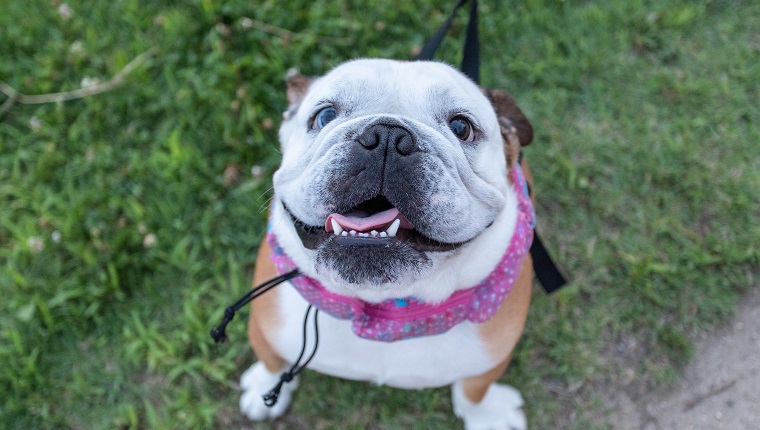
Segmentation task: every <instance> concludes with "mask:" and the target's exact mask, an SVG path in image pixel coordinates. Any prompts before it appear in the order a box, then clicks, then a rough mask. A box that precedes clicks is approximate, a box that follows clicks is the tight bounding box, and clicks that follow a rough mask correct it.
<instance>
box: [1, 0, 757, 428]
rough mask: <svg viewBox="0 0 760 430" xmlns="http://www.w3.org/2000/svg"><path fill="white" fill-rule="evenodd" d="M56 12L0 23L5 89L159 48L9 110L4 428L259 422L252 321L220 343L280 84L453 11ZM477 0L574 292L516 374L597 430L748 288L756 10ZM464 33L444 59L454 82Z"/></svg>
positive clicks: (358, 423)
mask: <svg viewBox="0 0 760 430" xmlns="http://www.w3.org/2000/svg"><path fill="white" fill-rule="evenodd" d="M59 3H60V2H59V1H57V0H56V1H52V2H51V1H47V0H45V1H31V2H27V1H21V0H10V1H4V2H2V3H0V80H3V81H5V82H7V83H8V84H10V85H11V86H13V87H14V88H16V89H17V90H18V91H20V92H22V93H26V94H40V93H47V92H55V91H62V90H72V89H76V88H79V87H80V85H81V82H82V80H83V79H84V78H85V77H88V78H91V79H92V78H97V79H100V80H101V81H104V80H107V79H108V78H109V77H111V76H113V75H114V74H115V73H117V72H118V71H119V70H120V69H121V68H122V67H124V65H125V64H126V63H128V62H129V61H130V60H131V59H132V58H134V57H135V56H137V55H139V54H141V53H142V52H145V51H146V50H148V49H150V48H151V47H155V54H154V55H152V56H151V57H150V58H149V59H148V60H147V61H146V62H145V63H144V64H142V65H141V66H140V67H138V68H137V70H135V71H134V72H133V73H132V74H130V75H129V77H128V78H127V80H126V82H125V83H124V85H122V86H120V87H119V88H117V89H115V90H112V91H110V92H108V93H105V94H101V95H97V96H92V97H88V98H85V99H81V100H76V101H69V102H65V103H55V104H43V105H20V104H17V105H15V106H13V108H12V109H11V110H9V111H8V112H7V113H5V115H3V116H2V117H0V205H1V207H0V291H2V293H3V300H2V301H1V302H0V363H2V365H1V366H0V427H4V428H115V427H118V428H146V427H150V428H218V427H220V426H222V425H228V426H233V427H240V426H246V425H248V424H246V421H245V420H244V419H243V418H242V417H241V416H240V414H239V413H238V411H237V399H238V394H239V393H238V390H237V388H236V383H237V380H238V378H239V375H240V373H241V372H242V371H243V370H244V369H245V368H246V367H247V366H248V365H250V363H251V361H252V360H253V357H252V354H251V353H250V351H249V349H248V346H247V342H246V337H245V327H244V326H245V324H244V323H243V322H242V321H238V320H235V322H233V323H232V324H231V325H230V328H229V335H230V340H231V341H230V342H228V343H227V344H225V345H221V346H216V345H213V344H212V343H211V340H210V338H209V337H208V334H207V333H208V330H209V328H210V327H211V326H213V325H214V324H215V323H216V322H217V321H218V320H219V318H220V317H221V312H222V309H223V307H224V306H226V305H227V304H228V302H229V301H230V299H232V298H235V297H237V296H238V295H239V294H240V293H242V292H243V291H245V290H246V288H247V287H248V284H249V280H250V268H251V265H252V263H253V261H254V259H255V253H256V247H257V244H258V241H259V240H260V238H261V236H262V234H263V231H264V227H265V225H264V224H265V218H266V207H267V202H268V198H269V196H270V194H271V190H270V187H271V181H270V179H269V176H270V175H271V173H272V172H273V171H274V169H275V168H276V166H277V164H278V157H279V154H278V151H277V145H278V144H277V138H276V128H277V125H278V121H279V117H280V113H281V112H282V111H283V110H284V107H285V101H284V83H283V80H282V77H283V75H284V73H285V71H286V70H287V69H288V68H290V67H293V66H297V67H299V68H300V69H301V71H302V72H304V73H307V74H314V75H317V74H321V73H324V72H325V71H327V70H329V69H330V68H331V67H332V66H334V65H336V64H338V63H340V62H341V61H344V60H346V59H350V58H354V57H359V56H380V57H389V58H400V59H407V58H409V57H410V53H411V52H412V51H413V50H414V49H415V48H419V47H420V46H421V45H422V44H423V43H424V41H425V40H426V39H427V37H428V36H429V35H431V34H432V33H433V32H434V30H435V29H436V28H437V26H438V25H439V24H440V23H441V21H442V20H443V19H444V16H445V14H446V13H447V12H448V9H449V7H450V3H452V2H436V4H431V3H430V2H418V3H419V5H411V4H409V2H405V1H400V0H399V1H393V2H380V1H376V0H375V1H363V2H358V1H348V2H346V1H345V0H344V1H330V2H317V3H314V2H308V1H293V2H288V3H287V5H288V6H287V9H285V8H284V6H283V5H284V4H285V3H282V2H274V1H268V0H267V1H261V2H250V1H230V2H213V1H210V0H197V1H179V2H177V1H173V2H170V1H165V2H141V1H137V0H113V1H109V2H86V1H81V0H79V1H78V0H71V1H68V2H67V3H68V6H69V7H70V9H71V11H72V14H71V16H70V17H68V18H66V17H64V16H63V15H61V13H59V12H58V4H59ZM223 3H226V4H223ZM482 3H483V4H482V6H481V12H482V17H481V33H482V35H481V40H482V42H483V45H484V46H483V52H482V57H483V62H484V63H483V79H482V81H483V83H484V85H486V86H489V87H498V88H505V89H507V90H509V91H510V92H512V93H513V95H514V96H515V98H516V99H517V100H518V102H519V104H520V105H521V106H522V107H523V110H525V112H526V113H527V114H528V116H529V118H530V119H531V120H532V122H533V125H534V127H535V129H536V131H537V137H536V140H535V143H534V144H533V145H532V146H531V147H528V148H527V149H526V151H525V152H526V156H527V157H528V159H529V160H530V162H531V165H532V168H533V171H534V175H535V176H536V190H537V195H538V207H537V210H538V216H539V227H540V229H541V232H542V235H543V236H544V239H545V241H546V242H547V243H548V245H549V247H550V248H551V249H552V250H553V252H554V254H555V257H556V258H557V260H558V261H559V262H561V263H562V264H563V265H564V266H565V267H566V268H567V269H568V271H569V272H570V273H571V274H572V276H573V283H572V285H571V286H569V287H568V288H566V289H565V290H563V291H561V292H559V293H557V294H555V295H553V296H546V295H544V294H542V293H538V294H537V295H536V297H535V300H534V303H533V308H532V311H531V314H530V317H529V321H528V327H527V330H526V333H525V337H524V338H523V341H522V342H521V343H520V345H519V346H518V349H517V350H516V353H515V359H514V365H513V366H512V367H511V368H510V370H509V372H508V373H507V375H506V376H505V380H507V381H509V382H510V383H512V384H513V385H515V386H517V387H519V388H520V389H521V390H522V392H523V395H524V396H525V397H526V399H528V402H527V406H526V408H527V412H528V414H529V422H530V423H531V424H532V426H533V428H539V429H541V428H547V429H550V428H588V427H589V426H591V425H603V423H599V422H597V421H594V420H592V416H594V413H595V409H594V408H597V407H598V404H599V393H600V390H599V387H614V388H615V389H628V390H630V389H638V390H641V389H644V388H645V387H647V386H651V385H655V384H662V383H668V382H671V381H673V380H674V379H675V378H677V377H678V373H677V370H678V369H679V367H680V366H682V365H683V364H685V363H686V362H688V358H689V356H690V354H692V353H693V351H692V346H691V342H690V338H691V337H692V335H693V334H694V333H695V332H697V331H699V330H705V329H709V328H711V327H714V326H715V324H718V323H720V322H721V321H725V319H726V318H727V317H729V316H730V315H731V314H732V312H734V310H735V306H736V303H737V300H738V299H739V298H740V297H741V294H742V292H743V291H746V290H748V289H749V288H752V287H757V280H756V279H757V275H758V268H759V267H760V265H759V260H760V249H759V248H758V243H760V224H759V223H758V219H760V152H759V151H758V141H760V108H759V107H758V104H757V99H758V96H760V37H759V36H758V32H757V29H758V28H760V6H758V5H757V4H755V3H754V2H748V1H728V0H714V1H707V0H703V1H697V0H694V1H673V2H654V1H643V0H632V1H628V0H612V1H608V2H580V1H576V2H570V1H564V2H561V1H553V0H533V1H529V2H514V1H506V2H503V1H502V2H495V1H487V0H484V1H483V2H482ZM497 3H500V4H498V5H497ZM245 17H248V18H251V19H256V20H260V21H264V22H267V23H269V24H272V25H276V26H279V27H282V28H286V29H290V30H292V31H295V32H298V33H299V35H298V36H295V37H292V38H282V37H280V36H278V35H273V34H270V33H266V32H264V31H261V30H259V29H257V28H255V27H253V28H247V26H246V25H245V22H246V21H244V19H243V18H245ZM462 18H464V15H463V16H462ZM464 26H465V21H464V19H461V20H460V21H459V22H458V23H457V24H456V25H455V27H454V28H453V29H452V32H451V34H452V36H454V37H451V38H449V39H447V40H446V41H445V43H444V45H443V47H442V49H441V50H440V52H439V56H438V58H439V59H441V60H445V61H448V62H452V63H458V61H459V58H460V57H459V56H460V52H459V51H460V46H461V44H460V38H459V36H462V33H463V31H464ZM322 37H333V38H346V37H347V38H350V39H352V40H353V41H354V42H353V43H351V44H348V45H346V44H334V43H331V42H330V41H326V40H325V39H323V38H322ZM4 101H5V97H4V96H2V95H0V104H2V103H3V102H4ZM252 166H258V167H257V168H256V169H255V170H257V172H259V171H260V172H263V174H257V175H253V174H251V173H250V171H251V167H252ZM225 171H226V172H227V174H226V179H225ZM146 238H147V239H146ZM153 239H155V241H154V242H153ZM753 275H754V278H753ZM753 279H754V280H753ZM241 319H243V318H242V317H241ZM642 387H643V388H642ZM449 402H450V401H449V397H448V391H447V390H445V389H441V390H429V391H424V392H409V391H401V390H394V389H389V388H382V387H380V388H379V387H374V386H370V385H367V384H364V383H356V382H348V381H341V380H337V379H332V378H328V377H325V376H321V375H317V374H315V373H311V372H307V374H306V375H305V378H304V383H303V384H302V389H301V390H300V392H299V394H298V397H297V399H296V401H295V404H294V406H293V408H292V411H291V413H290V414H289V415H288V417H287V418H285V419H284V420H283V421H281V423H282V424H283V425H284V426H285V427H287V428H291V427H292V428H299V427H307V428H312V427H316V428H334V427H340V428H368V427H369V428H450V427H454V426H457V425H458V424H457V421H456V420H455V419H453V417H452V414H451V413H450V404H449ZM570 417H572V418H570ZM261 427H262V428H269V426H268V425H263V426H261Z"/></svg>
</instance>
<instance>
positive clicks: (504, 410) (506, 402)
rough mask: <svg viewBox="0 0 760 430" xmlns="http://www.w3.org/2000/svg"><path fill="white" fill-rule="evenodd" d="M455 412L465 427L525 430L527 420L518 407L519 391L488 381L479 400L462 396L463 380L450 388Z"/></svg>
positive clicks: (483, 429) (475, 429) (493, 429)
mask: <svg viewBox="0 0 760 430" xmlns="http://www.w3.org/2000/svg"><path fill="white" fill-rule="evenodd" d="M451 400H452V402H453V404H454V414H456V416H458V417H459V418H461V419H462V420H463V421H464V428H465V429H466V430H526V428H527V421H526V419H525V413H524V412H523V411H522V409H521V407H522V405H523V399H522V396H520V392H519V391H517V390H515V389H514V388H512V387H510V386H509V385H503V384H491V386H490V387H488V391H487V392H486V395H485V397H483V400H481V402H480V403H472V402H470V401H469V400H468V399H467V397H465V395H464V391H463V390H462V382H461V381H457V382H456V383H454V385H453V386H452V387H451Z"/></svg>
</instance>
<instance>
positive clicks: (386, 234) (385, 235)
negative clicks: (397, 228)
mask: <svg viewBox="0 0 760 430" xmlns="http://www.w3.org/2000/svg"><path fill="white" fill-rule="evenodd" d="M380 237H388V233H386V232H384V231H382V232H380Z"/></svg>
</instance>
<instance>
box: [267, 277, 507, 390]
mask: <svg viewBox="0 0 760 430" xmlns="http://www.w3.org/2000/svg"><path fill="white" fill-rule="evenodd" d="M277 295H278V298H277V302H278V306H279V309H278V310H279V312H278V313H279V315H280V316H281V318H282V325H281V326H280V327H279V329H278V330H277V332H276V333H272V334H271V336H269V335H268V336H267V338H268V339H271V342H272V343H273V345H272V346H273V347H274V348H275V350H277V353H278V354H279V355H280V356H282V357H283V358H285V359H286V360H288V361H290V362H293V361H294V360H295V359H296V358H297V357H298V353H299V352H300V349H301V331H302V327H303V316H304V313H305V312H306V307H307V306H308V305H307V303H306V301H305V300H304V299H303V298H302V297H301V295H300V294H298V292H297V291H296V290H295V289H294V288H293V287H292V286H289V285H288V286H283V287H281V288H279V291H278V292H277ZM309 327H310V328H309V330H310V331H309V332H308V336H307V338H308V342H307V346H306V351H311V350H312V347H313V345H314V343H313V342H314V336H313V333H312V332H311V324H309ZM477 329H478V327H477V325H475V324H472V323H468V322H464V323H461V324H459V325H457V326H455V327H454V328H452V329H451V330H449V331H448V332H446V333H444V334H441V335H437V336H426V337H420V338H415V339H408V340H402V341H397V342H391V343H385V342H380V341H372V340H366V339H361V338H359V337H358V336H356V335H355V334H353V332H351V322H350V321H347V320H338V319H335V318H333V317H331V316H329V315H327V314H325V313H320V314H319V333H320V336H319V348H318V349H317V353H316V355H315V356H314V359H313V360H312V362H311V363H310V364H309V368H310V369H313V370H316V371H318V372H321V373H326V374H328V375H333V376H338V377H341V378H346V379H355V380H365V381H370V382H374V383H376V384H384V385H390V386H394V387H400V388H428V387H440V386H443V385H448V384H451V383H453V382H454V381H456V380H459V379H461V378H464V377H468V376H474V375H479V374H482V373H485V372H486V371H488V370H490V369H492V368H493V367H494V366H495V365H496V364H497V363H496V361H495V360H494V359H492V358H491V356H490V355H489V354H488V351H487V349H486V345H484V344H483V342H482V341H481V340H480V337H479V336H478V334H477Z"/></svg>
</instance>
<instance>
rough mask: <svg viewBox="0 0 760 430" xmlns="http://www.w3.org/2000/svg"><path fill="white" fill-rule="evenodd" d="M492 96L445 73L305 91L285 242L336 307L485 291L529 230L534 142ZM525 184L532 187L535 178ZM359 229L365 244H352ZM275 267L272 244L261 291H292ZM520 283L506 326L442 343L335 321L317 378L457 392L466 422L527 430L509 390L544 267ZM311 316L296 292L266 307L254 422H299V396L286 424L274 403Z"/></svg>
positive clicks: (509, 108)
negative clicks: (269, 285) (269, 399)
mask: <svg viewBox="0 0 760 430" xmlns="http://www.w3.org/2000/svg"><path fill="white" fill-rule="evenodd" d="M488 96H489V97H490V99H489V97H486V96H485V95H484V94H483V93H482V92H481V90H479V88H478V87H477V86H476V85H475V84H473V83H472V82H471V81H469V80H468V79H467V78H465V77H464V76H463V75H461V74H460V73H459V72H457V71H456V70H454V69H452V68H450V67H448V66H445V65H443V64H440V63H428V62H416V63H405V62H395V61H389V60H359V61H354V62H349V63H346V64H344V65H342V66H339V67H338V68H336V69H335V70H333V71H332V72H330V73H329V74H328V75H326V76H325V77H323V78H319V79H318V80H315V81H311V80H309V79H307V78H304V77H302V76H300V75H298V76H294V77H291V78H290V79H289V80H288V98H289V102H290V108H289V110H288V111H287V112H286V113H285V115H284V121H283V124H282V127H281V129H280V140H281V144H282V149H283V161H282V165H281V167H280V169H279V170H278V171H277V173H276V174H275V178H274V186H275V199H274V202H273V205H272V209H271V214H270V233H271V234H272V235H273V236H272V237H276V240H277V244H278V245H279V246H280V247H281V248H282V250H284V252H285V253H286V254H287V255H288V256H289V257H290V259H292V261H293V262H294V264H295V265H297V267H298V269H299V270H300V271H301V272H302V273H303V274H305V275H307V276H309V277H311V278H314V279H316V280H317V281H319V282H320V283H321V284H322V285H324V288H325V289H326V290H327V291H329V292H330V293H335V294H339V295H341V296H344V297H348V298H350V299H353V300H361V301H363V302H366V303H370V304H377V303H381V302H384V301H387V300H388V299H399V298H407V297H414V298H415V299H419V301H420V302H423V303H430V304H438V303H441V302H445V301H446V300H447V299H448V298H449V297H451V296H452V294H455V293H456V292H459V291H463V290H466V289H468V288H471V287H472V286H473V285H476V284H477V283H478V282H479V281H481V280H483V279H484V278H486V277H487V276H489V274H490V273H491V272H492V271H493V270H494V267H496V266H497V264H498V263H499V262H500V259H501V258H502V255H504V254H505V252H507V249H508V248H507V247H508V245H509V244H510V238H512V236H513V234H514V233H515V230H516V228H517V227H516V225H517V219H518V206H519V205H518V193H519V191H516V187H515V186H513V185H514V184H512V183H510V180H509V179H508V175H509V173H510V172H511V171H512V169H515V168H518V169H519V167H516V163H517V158H518V154H519V149H520V144H521V143H522V144H527V143H528V142H529V141H530V139H531V138H532V130H531V129H530V124H529V123H528V122H527V120H526V119H525V117H524V116H523V115H522V113H521V112H520V111H519V109H518V108H517V107H516V106H515V105H514V102H513V101H512V99H511V97H509V96H508V95H506V94H505V93H502V92H494V93H490V94H489V95H488ZM522 170H523V171H525V176H526V177H527V180H528V182H531V178H530V173H529V171H527V166H525V163H524V162H523V163H522ZM396 209H397V210H396ZM384 214H390V215H387V216H386V215H384ZM380 218H382V220H380V221H377V220H378V219H380ZM391 219H393V221H392V223H391ZM370 224H371V225H370ZM365 225H369V227H366V229H364V230H362V228H364V226H365ZM320 226H321V227H320ZM349 228H356V229H359V233H356V232H355V231H352V232H351V233H352V234H353V235H354V238H352V237H350V236H348V237H347V235H346V234H342V233H341V231H344V230H348V229H349ZM370 228H372V229H373V230H372V232H371V233H372V234H371V235H370ZM375 228H376V229H377V230H382V231H381V232H380V233H378V232H377V231H375V230H374V229H375ZM344 233H347V231H346V232H344ZM386 233H387V236H380V235H385V234H386ZM341 234H342V236H343V237H342V238H341ZM363 235H364V237H362V236H363ZM510 249H511V248H510ZM270 252H271V248H270V245H269V244H268V243H267V242H264V243H263V244H262V246H261V248H260V250H259V259H258V261H257V266H256V271H255V276H254V284H259V283H261V282H264V281H266V280H267V279H270V278H272V277H274V276H277V275H278V272H277V270H276V268H275V264H274V263H273V261H272V260H271V259H270V257H269V256H270ZM516 271H517V273H519V275H517V276H514V280H513V281H514V284H513V286H512V287H511V291H510V292H509V295H507V297H506V299H504V300H503V302H501V305H500V306H499V307H498V310H496V311H495V313H494V314H493V315H492V316H491V317H490V319H488V320H487V321H485V322H483V323H480V324H476V323H472V322H469V321H464V322H461V323H459V324H456V325H454V326H453V327H451V328H450V329H449V330H448V331H445V332H444V333H442V334H437V335H434V336H423V337H415V338H411V339H405V340H401V341H397V342H381V341H377V340H368V339H363V338H360V337H358V336H357V335H356V334H355V333H354V332H353V331H352V322H351V321H349V320H342V319H337V318H333V317H331V316H330V315H325V314H321V315H320V316H319V330H320V340H319V348H318V351H317V353H316V355H315V356H314V359H313V360H312V361H311V362H310V364H309V368H311V369H313V370H316V371H319V372H322V373H326V374H330V375H334V376H338V377H342V378H348V379H356V380H367V381H371V382H375V383H378V384H387V385H391V386H395V387H401V388H426V387H437V386H443V385H449V384H454V387H453V391H452V395H453V402H454V409H455V412H456V413H457V415H458V416H460V417H462V418H463V419H464V421H465V425H466V427H467V428H484V429H485V428H493V429H497V428H498V429H501V428H504V429H508V428H524V426H525V419H524V416H523V415H522V412H521V411H520V410H519V408H520V406H521V404H522V403H521V402H522V400H521V399H520V397H519V394H517V392H516V391H514V390H513V389H511V388H509V387H507V386H503V385H499V384H495V382H496V381H497V380H498V379H499V378H500V376H501V375H502V373H503V372H504V370H505V369H506V367H507V365H508V362H509V358H510V356H511V352H512V349H513V348H514V346H515V344H516V342H517V340H518V338H519V337H520V334H521V333H522V329H523V325H524V323H525V318H526V316H527V311H528V306H529V302H530V292H531V285H532V262H531V259H530V257H529V256H528V257H526V258H524V260H522V262H521V264H519V267H517V268H516ZM308 305H309V303H308V302H307V301H306V300H305V299H304V297H302V295H301V294H299V291H297V290H296V289H295V288H293V287H292V286H290V285H283V286H280V287H278V288H276V289H274V290H273V291H271V292H269V293H267V294H266V295H264V296H262V297H261V298H259V299H257V300H256V301H254V302H253V305H252V308H251V316H250V320H249V340H250V342H251V345H252V347H253V349H254V351H255V353H256V355H257V357H258V358H259V360H260V362H259V363H256V364H255V365H254V366H253V367H252V368H251V369H249V370H248V371H247V372H246V373H245V374H244V375H243V378H242V383H241V385H242V386H243V388H244V390H245V393H244V395H243V397H242V398H241V409H242V410H243V412H244V413H246V415H248V416H249V417H251V418H253V419H264V418H271V417H276V416H279V415H281V414H282V413H283V412H284V410H285V408H286V407H287V406H288V404H289V402H290V396H291V392H292V390H293V389H295V386H296V384H295V383H291V384H290V385H286V386H285V387H284V388H283V392H282V393H281V396H280V401H279V403H278V404H277V405H276V406H274V407H273V408H267V407H266V406H264V404H263V403H262V401H261V395H262V394H264V393H266V392H267V391H269V390H270V389H271V388H272V386H274V385H275V384H276V383H277V381H278V379H279V374H280V373H281V372H282V371H284V370H285V369H286V364H287V363H293V362H295V361H296V358H297V357H298V355H299V352H300V350H301V347H302V345H301V342H302V338H301V331H302V326H303V318H304V313H305V312H306V308H307V306H308ZM312 341H313V338H312V339H310V342H312ZM312 345H313V343H312ZM310 348H311V345H309V344H307V349H308V350H310Z"/></svg>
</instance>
